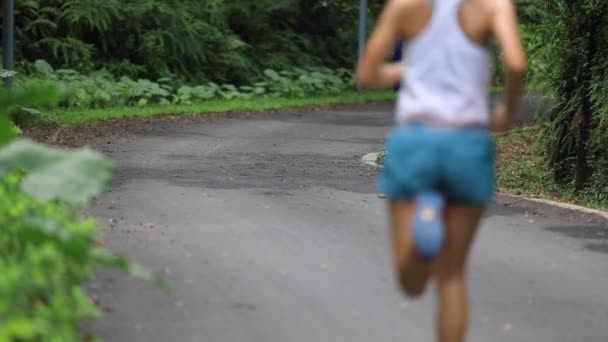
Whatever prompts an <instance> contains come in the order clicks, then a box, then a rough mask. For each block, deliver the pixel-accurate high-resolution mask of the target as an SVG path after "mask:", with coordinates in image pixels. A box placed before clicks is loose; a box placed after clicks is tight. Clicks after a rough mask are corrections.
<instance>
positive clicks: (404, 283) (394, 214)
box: [389, 201, 432, 297]
mask: <svg viewBox="0 0 608 342" xmlns="http://www.w3.org/2000/svg"><path fill="white" fill-rule="evenodd" d="M389 211H390V224H391V230H392V235H393V250H394V256H395V266H396V272H397V278H398V280H399V284H400V285H401V289H402V290H403V292H404V293H405V294H406V295H408V296H410V297H418V296H420V295H422V294H423V293H424V290H425V288H426V285H427V283H428V281H429V278H430V277H431V275H432V267H431V266H432V263H431V262H429V261H426V260H424V259H422V258H421V257H420V256H419V255H418V254H417V253H416V251H415V249H414V244H413V240H412V230H411V222H412V219H413V217H414V215H415V212H416V204H415V202H402V201H390V202H389Z"/></svg>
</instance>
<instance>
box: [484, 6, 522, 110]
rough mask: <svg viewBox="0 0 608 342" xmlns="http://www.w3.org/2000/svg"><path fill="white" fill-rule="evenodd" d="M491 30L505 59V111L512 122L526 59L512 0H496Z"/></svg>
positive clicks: (520, 91) (519, 94) (520, 92)
mask: <svg viewBox="0 0 608 342" xmlns="http://www.w3.org/2000/svg"><path fill="white" fill-rule="evenodd" d="M492 31H493V33H494V36H495V37H496V40H497V42H498V45H499V47H500V50H501V51H502V53H503V56H504V61H505V76H506V81H507V86H506V89H505V94H504V95H505V96H504V101H505V112H506V115H508V119H509V121H510V122H512V121H513V120H514V119H515V114H516V113H517V109H518V107H519V101H520V98H521V94H522V91H523V86H524V79H525V76H526V72H527V60H526V54H525V52H524V48H523V46H522V42H521V37H520V34H519V30H518V21H517V11H516V10H515V6H514V5H513V2H512V0H497V1H496V9H495V13H494V19H493V22H492Z"/></svg>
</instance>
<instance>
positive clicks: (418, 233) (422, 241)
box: [412, 192, 445, 260]
mask: <svg viewBox="0 0 608 342" xmlns="http://www.w3.org/2000/svg"><path fill="white" fill-rule="evenodd" d="M444 207H445V198H444V197H443V195H442V194H441V193H439V192H425V193H421V194H419V195H418V196H416V215H415V216H414V223H413V228H412V231H413V237H414V246H415V247H416V250H417V251H418V253H420V255H422V256H423V257H424V258H426V259H429V260H432V259H434V258H436V257H437V256H439V254H440V253H441V249H442V248H443V242H444V239H445V227H444V225H443V208H444Z"/></svg>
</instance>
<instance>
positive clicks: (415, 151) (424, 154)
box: [378, 124, 495, 205]
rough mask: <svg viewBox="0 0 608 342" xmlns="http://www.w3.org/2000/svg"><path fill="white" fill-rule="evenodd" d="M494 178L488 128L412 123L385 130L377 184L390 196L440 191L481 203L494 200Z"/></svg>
mask: <svg viewBox="0 0 608 342" xmlns="http://www.w3.org/2000/svg"><path fill="white" fill-rule="evenodd" d="M494 179H495V146H494V139H493V138H492V135H491V133H490V132H489V131H488V129H486V128H478V127H474V128H462V129H441V128H434V127H428V126H425V125H423V124H413V125H408V126H404V127H396V128H394V129H393V130H392V131H391V133H390V134H389V136H388V139H387V141H386V157H385V161H384V168H383V170H382V173H381V175H380V177H379V180H378V190H379V191H380V192H381V193H383V194H385V195H386V196H387V197H388V198H389V199H393V200H403V201H410V200H414V198H415V197H416V195H417V194H419V193H422V192H426V191H440V192H442V193H443V194H444V195H445V197H446V199H447V201H448V203H449V204H463V205H484V204H487V203H488V202H490V201H491V200H492V197H493V194H494Z"/></svg>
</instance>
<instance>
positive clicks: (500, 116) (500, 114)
mask: <svg viewBox="0 0 608 342" xmlns="http://www.w3.org/2000/svg"><path fill="white" fill-rule="evenodd" d="M513 117H514V115H512V114H511V113H508V112H507V107H506V106H505V105H504V104H499V105H498V106H496V108H495V109H494V113H493V114H492V118H491V121H490V128H491V129H492V131H494V132H496V133H503V132H506V131H508V130H509V129H511V126H512V125H513Z"/></svg>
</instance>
